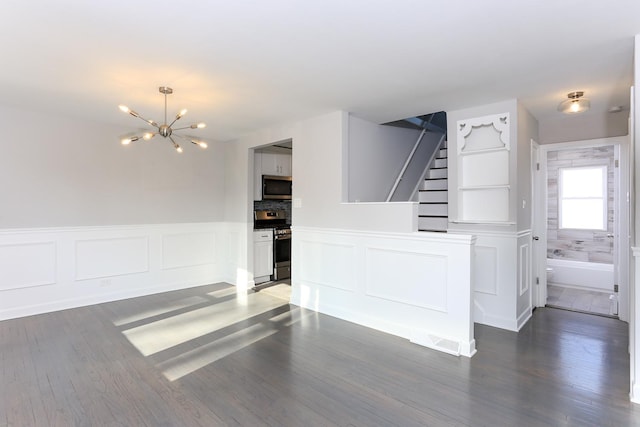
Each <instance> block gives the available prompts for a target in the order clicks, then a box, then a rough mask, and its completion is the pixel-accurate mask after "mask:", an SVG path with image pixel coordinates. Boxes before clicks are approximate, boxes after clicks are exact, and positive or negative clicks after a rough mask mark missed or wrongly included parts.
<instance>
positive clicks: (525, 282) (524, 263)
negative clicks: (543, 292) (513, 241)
mask: <svg viewBox="0 0 640 427" xmlns="http://www.w3.org/2000/svg"><path fill="white" fill-rule="evenodd" d="M529 248H530V245H529V243H525V244H523V245H520V250H519V251H518V254H519V256H520V259H519V260H518V265H519V266H520V268H519V269H518V270H519V271H518V284H519V288H520V295H519V296H523V295H524V294H525V292H527V291H528V290H529V289H530V287H531V286H530V285H531V269H530V267H531V262H530V261H531V255H530V253H529Z"/></svg>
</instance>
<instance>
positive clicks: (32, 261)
mask: <svg viewBox="0 0 640 427" xmlns="http://www.w3.org/2000/svg"><path fill="white" fill-rule="evenodd" d="M55 282H56V244H55V242H34V243H14V244H1V245H0V292H1V291H3V290H8V289H19V288H29V287H33V286H44V285H53V284H54V283H55Z"/></svg>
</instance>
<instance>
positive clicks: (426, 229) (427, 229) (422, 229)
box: [418, 228, 447, 233]
mask: <svg viewBox="0 0 640 427" xmlns="http://www.w3.org/2000/svg"><path fill="white" fill-rule="evenodd" d="M418 231H428V232H431V233H446V232H447V230H433V229H431V228H419V229H418Z"/></svg>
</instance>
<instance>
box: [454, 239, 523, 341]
mask: <svg viewBox="0 0 640 427" xmlns="http://www.w3.org/2000/svg"><path fill="white" fill-rule="evenodd" d="M458 232H461V233H465V231H462V230H456V231H455V233H458ZM466 233H467V234H474V235H475V236H476V238H477V240H476V244H475V246H474V267H473V272H474V279H473V283H474V291H473V321H474V322H476V323H480V324H483V325H488V326H493V327H496V328H501V329H507V330H510V331H518V330H520V328H521V327H522V326H523V325H524V324H525V323H526V322H527V321H528V320H529V318H530V317H531V312H532V310H533V307H532V303H531V288H532V284H531V276H532V275H531V244H530V243H531V233H530V231H524V232H520V233H515V232H508V231H505V232H495V231H478V230H474V231H473V232H472V231H471V230H467V231H466ZM449 234H453V233H452V232H450V233H449Z"/></svg>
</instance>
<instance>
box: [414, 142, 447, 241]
mask: <svg viewBox="0 0 640 427" xmlns="http://www.w3.org/2000/svg"><path fill="white" fill-rule="evenodd" d="M448 199H449V197H448V194H447V142H446V141H444V142H443V144H442V146H441V147H440V149H439V150H438V153H436V157H435V158H434V160H433V163H432V164H431V166H430V167H429V170H428V172H427V174H426V178H425V179H424V181H423V182H422V185H421V188H420V189H419V190H418V202H419V203H420V204H419V205H418V230H419V231H435V232H440V233H446V232H447V227H448V222H449V216H448V205H447V201H448Z"/></svg>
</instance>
